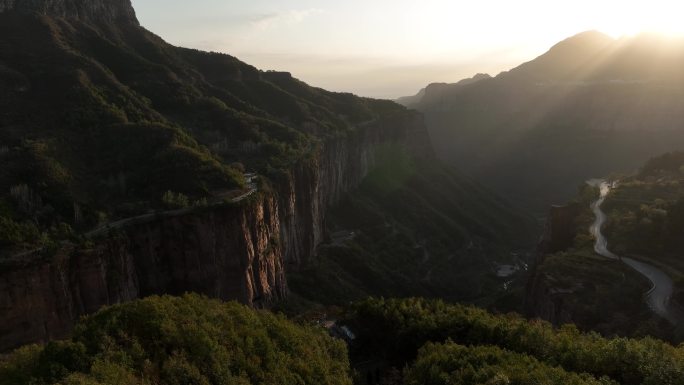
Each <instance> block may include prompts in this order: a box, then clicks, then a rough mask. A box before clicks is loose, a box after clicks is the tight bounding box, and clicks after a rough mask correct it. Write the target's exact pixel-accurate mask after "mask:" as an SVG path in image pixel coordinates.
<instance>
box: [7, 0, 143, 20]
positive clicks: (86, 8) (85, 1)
mask: <svg viewBox="0 0 684 385" xmlns="http://www.w3.org/2000/svg"><path fill="white" fill-rule="evenodd" d="M7 11H16V12H21V13H37V14H41V15H49V16H53V17H62V18H73V19H78V20H81V21H86V22H88V21H91V22H116V23H133V24H138V19H137V18H136V16H135V10H134V9H133V6H132V5H131V1H130V0H0V12H7Z"/></svg>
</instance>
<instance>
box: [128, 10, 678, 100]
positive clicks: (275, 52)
mask: <svg viewBox="0 0 684 385" xmlns="http://www.w3.org/2000/svg"><path fill="white" fill-rule="evenodd" d="M680 3H684V2H679V1H662V0H650V1H629V0H622V1H614V0H607V1H602V0H573V1H569V0H564V1H551V0H547V1H532V0H516V1H510V0H509V1H492V0H471V1H467V2H466V1H457V0H451V1H449V0H422V1H417V0H414V1H410V0H342V1H313V0H192V1H189V0H133V5H134V6H135V8H136V11H137V14H138V18H139V19H140V21H141V23H142V24H143V25H144V26H145V27H146V28H148V29H149V30H151V31H153V32H155V33H157V34H158V35H160V36H161V37H163V38H164V39H166V40H167V41H168V42H170V43H172V44H175V45H181V46H185V47H192V48H198V49H203V50H211V51H219V52H225V53H229V54H231V55H234V56H237V57H238V58H240V59H241V60H243V61H246V62H247V63H249V64H252V65H254V66H256V67H258V68H260V69H264V70H267V69H274V70H284V71H289V72H292V74H293V75H294V76H296V77H297V78H299V79H302V80H304V81H306V82H307V83H309V84H311V85H315V86H319V87H323V88H327V89H330V90H335V91H350V92H354V93H356V94H359V95H364V96H373V97H383V98H394V97H398V96H403V95H408V94H413V93H415V92H416V91H418V89H420V88H422V87H423V86H425V85H426V84H428V83H431V82H455V81H458V80H459V79H462V78H464V77H470V76H472V75H474V74H475V73H477V72H488V73H490V74H492V75H495V74H497V73H498V72H500V71H502V70H506V69H509V68H511V67H514V66H516V65H517V64H520V63H521V62H523V61H527V60H530V59H532V58H534V57H536V56H538V55H540V54H542V53H543V52H545V51H546V50H547V49H548V48H549V47H550V46H552V45H553V44H555V43H556V42H558V41H560V40H562V39H564V38H566V37H569V36H571V35H574V34H576V33H578V32H581V31H585V30H589V29H598V30H600V31H603V32H606V33H608V34H610V35H613V36H615V37H617V36H620V35H623V34H633V33H636V32H638V31H640V30H651V31H657V32H666V33H677V34H681V33H683V32H684V22H682V21H681V18H682V15H683V13H682V12H683V11H684V4H680Z"/></svg>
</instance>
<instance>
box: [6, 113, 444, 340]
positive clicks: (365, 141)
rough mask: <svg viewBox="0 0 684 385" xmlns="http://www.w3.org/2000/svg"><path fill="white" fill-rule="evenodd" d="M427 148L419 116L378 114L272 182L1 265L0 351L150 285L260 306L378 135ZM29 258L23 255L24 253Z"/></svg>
mask: <svg viewBox="0 0 684 385" xmlns="http://www.w3.org/2000/svg"><path fill="white" fill-rule="evenodd" d="M388 143H394V144H397V145H401V146H405V147H406V148H407V149H408V150H409V151H411V152H412V153H413V154H414V155H415V156H418V157H426V156H428V157H429V156H432V150H431V147H430V145H429V143H430V142H429V138H428V135H427V130H426V129H425V126H424V125H423V123H422V117H421V116H420V115H417V114H413V113H406V114H402V115H399V116H396V117H393V118H387V119H381V120H378V121H375V122H373V123H369V124H366V125H364V126H363V127H360V128H359V129H358V130H357V131H354V132H352V133H350V134H349V135H347V136H344V137H339V138H336V139H331V140H329V141H327V142H326V143H325V144H324V146H323V147H322V148H321V150H320V152H319V153H318V154H317V156H314V157H312V158H311V159H309V160H306V161H302V162H300V164H298V165H297V166H295V167H293V169H292V170H291V172H290V174H289V176H288V177H287V178H285V179H286V180H284V181H276V182H275V183H276V189H275V192H272V193H271V192H261V193H260V194H259V197H257V198H255V199H253V200H250V201H249V202H244V203H242V204H241V205H239V206H236V207H221V208H216V207H214V208H205V209H201V210H199V211H196V212H192V213H186V214H182V215H175V216H168V215H167V216H159V217H158V218H156V219H153V220H150V221H147V222H145V223H138V224H134V225H129V226H126V227H125V228H123V229H122V230H121V231H120V232H119V233H117V234H115V235H111V236H108V237H107V238H105V239H101V240H98V241H97V242H96V245H95V246H94V247H92V248H90V249H87V250H86V249H78V248H76V247H74V246H73V245H66V246H64V247H63V248H62V249H61V250H59V252H57V254H56V255H54V256H51V257H40V256H39V255H37V256H34V257H33V258H31V260H32V262H31V263H25V262H16V263H15V264H14V265H12V264H9V265H8V264H5V265H2V266H0V351H7V350H9V349H12V348H14V347H17V346H20V345H22V344H26V343H31V342H41V341H46V340H49V339H53V338H60V337H64V336H65V335H67V334H68V332H69V331H70V330H71V328H72V326H73V324H74V322H75V321H76V320H77V319H78V317H80V316H81V315H83V314H88V313H92V312H94V311H96V310H97V309H99V308H100V307H102V306H104V305H109V304H114V303H119V302H124V301H129V300H132V299H135V298H140V297H145V296H149V295H153V294H182V293H184V292H189V291H192V292H198V293H202V294H205V295H208V296H211V297H215V298H220V299H223V300H238V301H240V302H242V303H245V304H248V305H252V306H256V307H261V306H268V305H269V304H271V303H272V302H273V301H276V300H278V299H282V298H284V297H285V296H286V295H287V282H286V277H285V272H286V267H285V265H286V264H287V268H290V269H296V268H298V267H299V266H301V265H302V264H303V263H305V262H306V260H307V259H308V258H309V257H310V256H311V255H313V253H315V249H316V247H317V246H318V244H320V242H321V241H322V239H323V237H324V235H325V234H324V229H325V226H324V223H325V217H326V211H327V208H328V207H330V206H331V205H333V204H334V203H336V202H337V201H338V200H339V199H340V198H341V197H342V196H343V195H344V194H345V193H347V192H349V191H350V190H352V189H354V188H356V187H357V186H358V184H359V183H360V182H361V180H362V179H363V178H364V177H365V175H366V174H367V173H368V171H369V170H370V169H371V168H372V166H373V164H374V162H375V160H374V157H375V148H376V147H377V146H378V145H382V144H388ZM26 259H27V258H21V260H22V261H23V260H26Z"/></svg>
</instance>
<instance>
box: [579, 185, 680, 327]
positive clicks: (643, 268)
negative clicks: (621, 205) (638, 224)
mask: <svg viewBox="0 0 684 385" xmlns="http://www.w3.org/2000/svg"><path fill="white" fill-rule="evenodd" d="M589 184H591V185H593V186H597V187H599V188H600V189H601V196H600V197H599V199H598V200H597V201H595V202H594V203H593V204H592V205H591V209H592V211H593V212H594V215H595V217H596V220H594V223H592V225H591V227H590V228H589V231H590V232H591V234H592V235H593V236H594V238H595V239H596V243H595V244H594V251H596V253H597V254H599V255H602V256H604V257H606V258H610V259H617V260H620V261H622V262H623V263H625V264H626V265H628V266H629V267H631V268H632V269H634V270H636V271H637V272H638V273H640V274H641V275H643V276H644V277H646V278H647V279H648V280H649V281H651V285H652V287H651V289H650V290H649V291H648V292H647V293H646V303H647V304H648V307H649V308H651V310H652V311H653V312H654V313H655V314H657V315H659V316H661V317H663V318H665V319H666V320H668V321H669V322H670V323H671V324H673V325H675V326H678V325H684V313H683V312H682V311H681V310H680V309H678V308H676V307H674V306H672V305H671V304H670V298H671V297H672V290H673V283H672V278H670V277H669V276H668V275H667V274H665V272H663V271H662V270H660V269H658V268H657V267H655V266H652V265H649V264H648V263H644V262H641V261H637V260H635V259H632V258H627V257H619V256H617V255H615V254H613V253H612V252H611V251H610V250H608V240H607V239H606V237H605V236H604V235H603V233H602V232H601V229H602V228H603V225H604V224H605V222H606V219H607V216H606V214H605V213H604V212H603V210H601V205H603V202H604V201H605V200H606V197H607V196H608V193H609V192H610V189H611V185H610V184H609V183H608V182H606V181H603V180H593V181H590V182H589Z"/></svg>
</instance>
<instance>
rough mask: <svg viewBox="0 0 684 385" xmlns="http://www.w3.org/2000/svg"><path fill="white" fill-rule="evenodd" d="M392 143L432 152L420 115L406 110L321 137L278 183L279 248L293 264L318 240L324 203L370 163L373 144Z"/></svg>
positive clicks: (354, 183)
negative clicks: (318, 146)
mask: <svg viewBox="0 0 684 385" xmlns="http://www.w3.org/2000/svg"><path fill="white" fill-rule="evenodd" d="M381 144H398V145H401V146H403V147H405V148H407V149H408V151H409V152H410V153H412V155H413V156H415V157H418V158H421V157H431V156H433V152H432V147H431V145H430V138H429V135H428V133H427V129H426V128H425V125H424V123H423V119H422V116H421V115H420V114H415V113H406V114H402V115H399V116H395V117H392V118H388V119H382V120H379V121H375V122H372V123H369V124H366V125H364V126H363V127H361V128H360V129H359V130H358V131H357V132H355V133H352V134H351V135H349V136H346V137H343V138H338V139H334V140H330V141H328V142H326V143H325V145H324V147H323V150H322V151H321V153H320V154H319V156H318V157H316V158H315V159H313V160H312V161H310V162H302V163H300V164H299V165H297V166H296V167H295V168H294V169H293V170H292V171H291V173H290V178H289V180H288V181H287V183H283V184H282V185H281V186H280V190H279V196H280V210H281V219H282V226H281V232H282V240H283V243H284V245H283V246H284V250H283V253H284V255H285V260H286V262H287V263H288V265H290V266H293V267H295V268H296V267H299V266H300V265H301V264H302V263H303V262H305V261H306V259H307V258H308V257H309V256H310V255H313V254H314V253H315V249H316V247H317V246H318V245H319V244H320V243H321V241H322V240H323V236H324V234H323V232H324V227H325V226H324V222H325V216H326V208H328V207H330V206H332V205H334V204H335V203H337V202H338V201H339V200H340V199H341V198H342V196H343V195H344V194H345V193H346V192H348V191H350V190H353V189H354V188H356V187H357V186H358V185H359V183H360V182H361V180H363V178H364V177H365V176H366V175H367V174H368V171H369V170H371V169H372V167H373V165H374V163H375V148H376V147H377V146H378V145H381Z"/></svg>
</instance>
